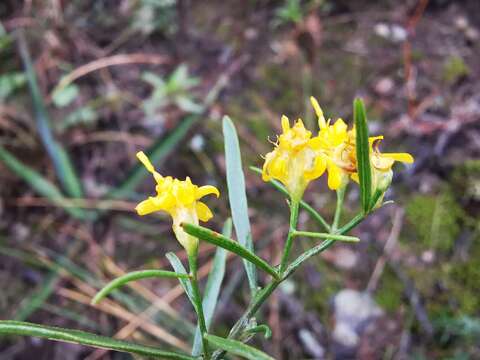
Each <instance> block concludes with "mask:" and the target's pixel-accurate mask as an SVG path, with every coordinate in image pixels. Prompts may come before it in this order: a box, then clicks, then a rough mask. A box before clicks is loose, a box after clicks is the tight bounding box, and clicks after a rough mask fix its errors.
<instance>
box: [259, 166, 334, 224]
mask: <svg viewBox="0 0 480 360" xmlns="http://www.w3.org/2000/svg"><path fill="white" fill-rule="evenodd" d="M250 170H252V171H253V172H256V173H257V174H259V175H262V169H259V168H257V167H255V166H250ZM269 183H270V184H271V185H272V186H273V187H274V188H275V189H277V190H278V191H280V192H281V193H282V194H284V195H286V196H288V198H290V194H289V193H288V191H287V189H285V186H283V185H282V184H281V183H280V182H278V181H277V180H270V181H269ZM300 207H302V208H304V209H305V210H306V211H307V212H308V213H309V214H310V215H312V217H313V218H314V219H315V220H316V221H317V222H318V223H319V224H320V225H321V226H323V227H324V229H325V231H330V225H329V224H328V223H327V221H326V220H325V219H324V218H323V217H322V215H320V214H319V213H318V212H317V211H316V210H315V209H314V208H313V207H311V206H310V205H309V204H307V203H306V202H305V201H303V200H300Z"/></svg>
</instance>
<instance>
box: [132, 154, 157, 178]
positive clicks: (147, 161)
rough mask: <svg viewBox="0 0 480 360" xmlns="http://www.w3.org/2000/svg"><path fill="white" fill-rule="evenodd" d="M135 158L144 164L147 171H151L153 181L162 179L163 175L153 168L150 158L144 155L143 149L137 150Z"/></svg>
mask: <svg viewBox="0 0 480 360" xmlns="http://www.w3.org/2000/svg"><path fill="white" fill-rule="evenodd" d="M137 158H138V160H140V162H141V163H142V164H143V166H145V168H146V169H147V170H148V172H150V173H152V175H153V177H154V178H155V181H156V182H157V183H158V182H160V181H162V180H163V176H162V175H160V174H159V173H158V172H157V171H156V170H155V168H154V167H153V165H152V163H151V161H150V159H149V158H148V157H147V155H145V153H144V152H143V151H139V152H138V153H137Z"/></svg>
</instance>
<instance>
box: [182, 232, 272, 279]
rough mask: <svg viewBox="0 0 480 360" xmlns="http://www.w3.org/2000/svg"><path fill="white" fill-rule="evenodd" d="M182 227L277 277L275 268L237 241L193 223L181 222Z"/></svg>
mask: <svg viewBox="0 0 480 360" xmlns="http://www.w3.org/2000/svg"><path fill="white" fill-rule="evenodd" d="M182 227H183V229H184V230H185V231H186V232H187V233H188V234H190V235H192V236H195V237H197V238H199V239H200V240H203V241H206V242H208V243H210V244H213V245H216V246H220V247H222V248H224V249H226V250H228V251H230V252H233V253H235V254H237V255H238V256H240V257H242V258H243V259H245V260H247V261H250V262H251V263H252V264H254V265H255V266H257V267H258V268H260V269H262V270H263V271H265V272H267V273H268V274H270V275H272V276H273V277H274V278H275V279H278V277H279V275H278V273H277V271H276V270H275V268H274V267H273V266H271V265H270V264H268V263H267V262H266V261H265V260H263V259H262V258H260V257H258V256H257V255H255V254H254V253H253V252H251V251H250V250H248V249H247V248H245V247H243V246H242V245H240V244H239V243H238V242H236V241H233V240H232V239H229V238H227V237H225V236H223V235H222V234H219V233H218V232H216V231H213V230H210V229H207V228H204V227H202V226H197V225H193V224H187V223H183V224H182Z"/></svg>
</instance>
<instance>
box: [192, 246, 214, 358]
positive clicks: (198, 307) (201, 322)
mask: <svg viewBox="0 0 480 360" xmlns="http://www.w3.org/2000/svg"><path fill="white" fill-rule="evenodd" d="M197 252H198V248H197V250H196V251H195V253H194V254H188V265H189V266H190V276H191V278H190V284H191V285H192V290H193V301H194V302H195V311H196V313H197V318H198V326H199V328H200V332H201V334H202V346H203V353H204V355H205V359H210V350H209V348H208V343H207V341H206V340H205V337H204V335H205V334H207V333H208V332H207V325H206V322H205V315H204V313H203V305H202V297H201V296H200V289H199V287H198V278H197V270H198V264H197Z"/></svg>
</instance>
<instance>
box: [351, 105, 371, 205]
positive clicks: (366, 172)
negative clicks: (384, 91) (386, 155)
mask: <svg viewBox="0 0 480 360" xmlns="http://www.w3.org/2000/svg"><path fill="white" fill-rule="evenodd" d="M353 119H354V122H355V131H356V152H357V168H358V178H359V179H360V194H361V200H362V209H363V212H364V213H365V214H366V213H368V212H369V211H370V199H371V192H372V172H371V169H370V145H369V144H368V124H367V115H366V113H365V105H364V104H363V101H362V100H361V99H355V101H354V103H353Z"/></svg>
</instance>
